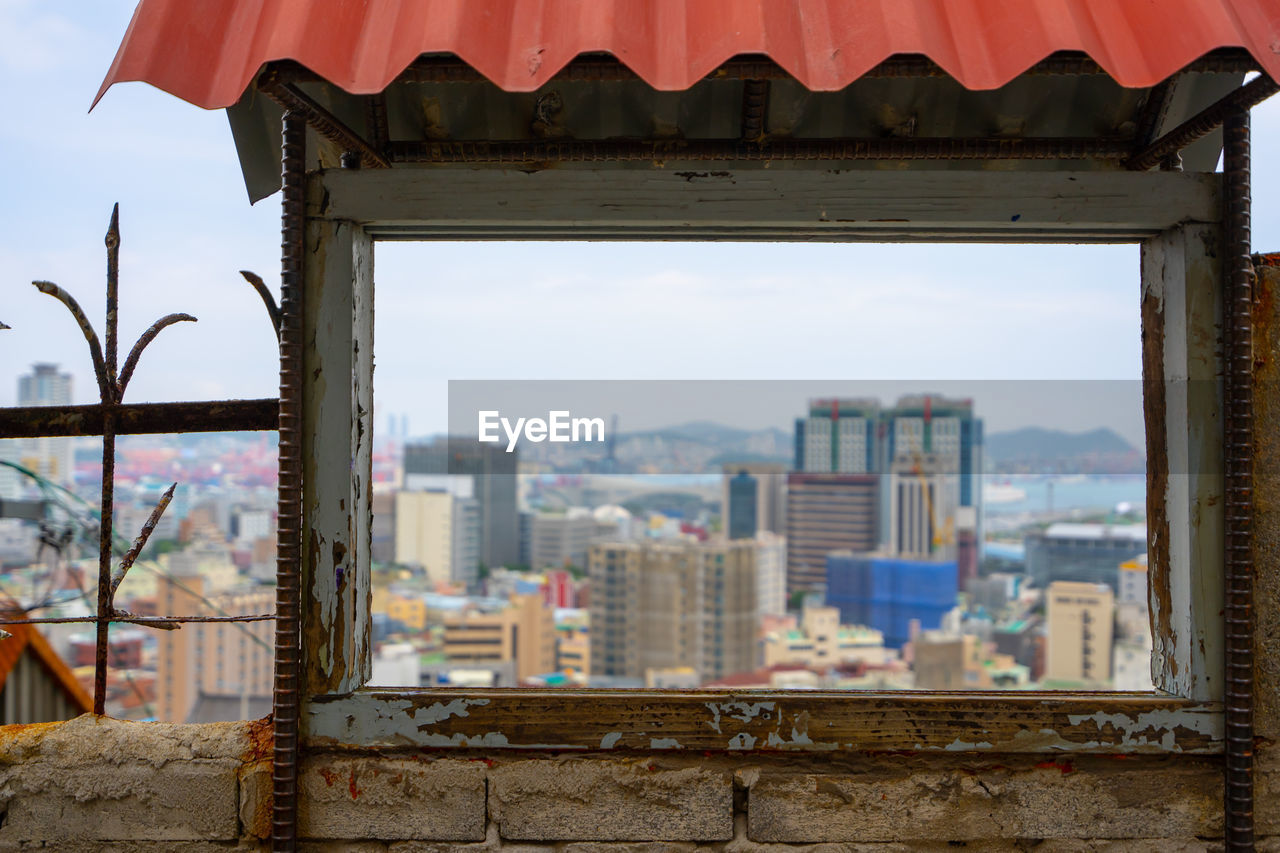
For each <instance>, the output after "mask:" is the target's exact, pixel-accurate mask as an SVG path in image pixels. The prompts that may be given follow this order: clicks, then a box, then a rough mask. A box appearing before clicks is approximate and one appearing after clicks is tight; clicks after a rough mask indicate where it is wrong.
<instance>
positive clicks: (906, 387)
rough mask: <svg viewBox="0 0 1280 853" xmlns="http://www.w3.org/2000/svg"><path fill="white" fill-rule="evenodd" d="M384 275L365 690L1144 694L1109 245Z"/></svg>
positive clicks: (660, 254)
mask: <svg viewBox="0 0 1280 853" xmlns="http://www.w3.org/2000/svg"><path fill="white" fill-rule="evenodd" d="M376 253H377V271H378V272H377V282H376V285H375V288H376V295H375V302H376V311H375V319H376V323H377V327H376V332H375V339H376V341H377V371H376V374H375V418H374V424H375V427H374V436H375V439H374V471H373V479H374V497H373V503H374V507H373V508H374V521H373V525H374V526H373V538H372V555H371V556H372V561H373V605H372V609H373V632H372V633H373V638H374V641H375V644H374V651H373V654H374V659H373V677H372V679H371V681H370V685H371V686H379V687H395V686H445V685H448V686H465V687H484V686H492V687H513V686H528V687H557V686H564V687H574V686H582V687H637V688H646V687H647V688H688V687H704V688H717V687H719V688H725V689H735V690H740V689H756V688H758V689H806V688H808V689H813V688H823V689H847V690H898V689H902V690H922V689H923V690H1004V689H1010V690H1026V689H1065V690H1077V691H1091V690H1138V691H1144V690H1150V689H1151V675H1150V659H1151V645H1152V644H1151V637H1150V627H1149V626H1150V622H1149V615H1148V605H1147V600H1148V590H1147V571H1146V532H1145V517H1146V468H1145V437H1144V429H1143V414H1142V386H1141V372H1142V367H1141V356H1140V351H1139V343H1140V339H1141V338H1140V315H1139V290H1140V288H1139V286H1138V283H1137V278H1138V276H1137V269H1136V267H1137V264H1136V247H1133V246H1071V247H1049V246H1017V247H1012V246H997V247H985V246H953V245H947V246H933V245H912V246H906V245H898V246H879V245H876V246H867V245H826V244H824V245H798V244H727V243H713V244H672V243H626V244H614V243H568V244H565V243H459V244H453V243H431V244H412V243H385V244H384V243H379V244H378V245H377V248H376ZM1172 473H1173V472H1171V474H1172ZM479 636H485V637H487V639H486V642H488V643H491V644H492V645H493V646H496V647H497V649H496V651H495V652H493V653H492V656H484V655H478V654H477V653H476V651H475V649H474V646H475V644H476V643H477V639H478V637H479Z"/></svg>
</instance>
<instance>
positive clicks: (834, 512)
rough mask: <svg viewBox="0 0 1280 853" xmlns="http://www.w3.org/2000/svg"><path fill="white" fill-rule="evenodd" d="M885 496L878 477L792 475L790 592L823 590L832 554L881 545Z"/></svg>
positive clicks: (789, 487)
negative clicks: (833, 552) (881, 502)
mask: <svg viewBox="0 0 1280 853" xmlns="http://www.w3.org/2000/svg"><path fill="white" fill-rule="evenodd" d="M879 493H880V478H879V477H878V476H877V475H875V474H805V473H796V474H789V475H788V476H787V592H788V593H791V592H795V591H797V590H803V591H811V590H816V589H818V588H819V587H822V586H823V585H824V584H825V583H826V579H827V555H828V554H830V553H831V552H832V551H854V552H865V551H874V550H875V549H876V548H877V547H878V545H879V541H880V540H879V530H880V522H879V515H880V499H879Z"/></svg>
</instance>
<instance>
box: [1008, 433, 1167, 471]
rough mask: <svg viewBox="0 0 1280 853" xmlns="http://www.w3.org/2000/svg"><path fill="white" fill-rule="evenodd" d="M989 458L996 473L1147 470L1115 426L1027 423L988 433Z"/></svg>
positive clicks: (1138, 455) (1135, 451) (1136, 451)
mask: <svg viewBox="0 0 1280 853" xmlns="http://www.w3.org/2000/svg"><path fill="white" fill-rule="evenodd" d="M986 439H987V440H986V456H987V461H988V463H989V464H990V466H991V467H992V469H994V470H995V471H996V472H997V473H1010V474H1014V473H1064V472H1065V473H1080V474H1101V473H1110V474H1130V473H1135V474H1136V473H1141V472H1142V471H1143V470H1145V461H1144V459H1143V455H1142V452H1141V451H1140V450H1138V448H1136V447H1134V446H1133V445H1132V444H1130V443H1129V442H1127V441H1125V440H1124V439H1123V438H1121V437H1120V436H1119V435H1118V434H1116V432H1115V431H1114V430H1110V429H1107V428H1106V427H1100V428H1098V429H1093V430H1089V431H1088V432H1065V431H1063V430H1058V429H1045V428H1043V427H1025V428H1023V429H1018V430H1013V431H1011V432H996V433H990V434H989V435H987V437H986Z"/></svg>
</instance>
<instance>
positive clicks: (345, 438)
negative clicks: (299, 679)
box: [302, 172, 375, 694]
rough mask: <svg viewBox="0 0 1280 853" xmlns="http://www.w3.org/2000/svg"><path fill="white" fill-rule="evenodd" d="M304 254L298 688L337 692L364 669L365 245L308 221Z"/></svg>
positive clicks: (369, 323) (369, 389)
mask: <svg viewBox="0 0 1280 853" xmlns="http://www.w3.org/2000/svg"><path fill="white" fill-rule="evenodd" d="M360 174H363V175H366V176H367V175H372V174H375V173H374V172H361V173H360ZM306 251H307V257H308V258H309V259H310V260H308V262H307V264H306V274H305V278H304V281H305V286H306V288H307V302H306V308H305V312H304V314H303V334H304V338H305V340H306V342H307V343H306V348H305V349H304V350H303V368H304V369H303V372H302V375H303V380H302V381H303V393H302V399H303V400H304V401H305V402H304V407H303V413H302V483H303V487H302V516H303V528H302V543H303V555H302V624H303V631H302V650H303V686H304V688H305V692H306V693H307V694H312V693H342V692H349V691H352V690H355V689H356V688H358V687H360V686H361V685H363V684H364V683H365V681H367V680H368V678H369V673H370V670H371V667H372V658H371V656H370V649H369V638H370V625H371V620H370V615H369V614H370V604H369V590H370V585H369V568H370V565H371V564H370V554H369V548H370V541H371V538H372V527H373V516H372V507H371V503H370V501H371V499H372V486H371V484H370V480H369V478H370V476H371V472H372V446H373V302H372V297H373V244H372V242H371V241H370V239H369V237H368V235H367V234H365V232H364V231H363V230H362V229H360V228H358V227H355V226H353V225H352V224H351V223H350V222H325V221H321V220H311V221H309V222H308V223H307V231H306Z"/></svg>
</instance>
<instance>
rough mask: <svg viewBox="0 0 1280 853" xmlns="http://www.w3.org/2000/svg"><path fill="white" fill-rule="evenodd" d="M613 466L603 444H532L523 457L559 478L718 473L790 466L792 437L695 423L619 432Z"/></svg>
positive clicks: (522, 449)
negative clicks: (746, 466) (758, 465)
mask: <svg viewBox="0 0 1280 853" xmlns="http://www.w3.org/2000/svg"><path fill="white" fill-rule="evenodd" d="M613 442H614V461H613V462H612V463H607V464H606V463H605V462H604V461H603V459H604V455H605V452H606V450H605V448H604V447H603V446H602V445H599V444H576V445H575V444H550V443H546V442H544V443H541V444H531V443H525V444H522V445H521V447H520V452H521V454H522V458H524V459H529V460H532V461H534V462H538V463H540V464H544V465H547V466H548V467H549V468H551V470H554V471H557V472H561V473H574V472H595V473H637V472H638V473H655V474H657V473H668V474H718V473H720V470H721V465H722V464H724V463H727V462H762V461H769V462H778V463H780V464H784V465H785V464H788V463H789V462H790V461H791V458H792V455H793V453H794V438H793V437H792V434H791V433H790V432H788V431H785V430H780V429H775V428H766V429H758V430H748V429H740V428H738V427H731V426H725V425H724V424H717V423H713V422H710V421H693V422H690V423H685V424H677V425H674V426H669V427H662V428H660V429H651V430H638V431H634V432H619V433H618V434H617V435H616V436H613Z"/></svg>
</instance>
